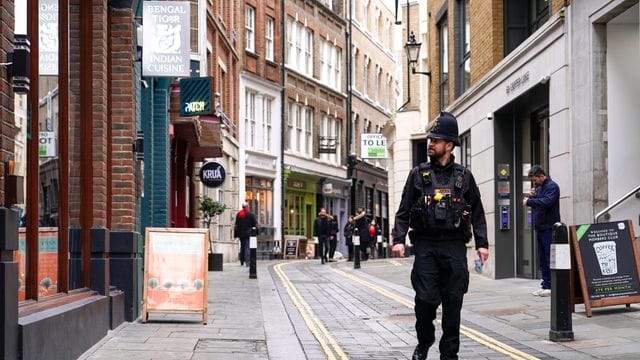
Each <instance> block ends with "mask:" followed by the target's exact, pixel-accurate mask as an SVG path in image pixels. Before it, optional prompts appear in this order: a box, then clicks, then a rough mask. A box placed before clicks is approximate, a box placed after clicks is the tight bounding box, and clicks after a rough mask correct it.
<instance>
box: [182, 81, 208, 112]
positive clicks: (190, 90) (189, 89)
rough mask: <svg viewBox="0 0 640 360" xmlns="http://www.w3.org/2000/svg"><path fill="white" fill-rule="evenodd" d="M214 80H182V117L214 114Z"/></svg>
mask: <svg viewBox="0 0 640 360" xmlns="http://www.w3.org/2000/svg"><path fill="white" fill-rule="evenodd" d="M212 93H213V78H212V77H199V78H185V79H180V116H196V115H212V114H213V97H212V96H211V94H212Z"/></svg>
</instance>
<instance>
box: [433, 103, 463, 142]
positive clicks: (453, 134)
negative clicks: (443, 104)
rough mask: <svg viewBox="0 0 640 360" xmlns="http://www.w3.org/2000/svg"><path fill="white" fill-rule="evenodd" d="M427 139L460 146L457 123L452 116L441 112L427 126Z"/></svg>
mask: <svg viewBox="0 0 640 360" xmlns="http://www.w3.org/2000/svg"><path fill="white" fill-rule="evenodd" d="M427 132H428V133H427V139H442V140H445V141H451V142H453V143H454V144H456V145H457V146H460V139H459V138H458V121H457V120H456V117H455V116H453V114H451V113H448V112H446V111H441V112H440V116H438V118H437V119H436V120H435V121H434V122H432V123H431V124H429V125H427Z"/></svg>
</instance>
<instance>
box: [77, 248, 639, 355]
mask: <svg viewBox="0 0 640 360" xmlns="http://www.w3.org/2000/svg"><path fill="white" fill-rule="evenodd" d="M412 262H413V259H412V258H406V259H381V260H373V261H367V262H363V263H362V268H361V269H359V270H354V269H353V263H350V262H345V261H340V262H337V263H329V264H326V265H321V264H320V262H319V261H315V260H305V261H296V262H259V263H258V279H257V280H251V279H249V278H248V270H247V268H246V267H240V266H239V265H238V264H225V268H224V271H223V272H210V273H209V277H210V280H209V281H210V287H209V322H208V325H202V324H200V323H198V320H197V318H193V317H189V316H186V315H167V316H162V317H155V318H151V321H150V322H149V323H147V324H141V323H139V322H134V323H125V324H123V325H122V326H120V327H119V328H117V329H116V330H114V331H112V332H110V333H109V334H108V335H107V337H106V338H105V339H103V341H102V342H101V343H99V344H97V345H96V346H94V347H93V348H92V349H90V350H89V351H87V352H86V353H85V354H84V355H83V356H82V357H81V359H132V358H135V359H287V360H292V359H409V358H410V356H411V353H412V352H413V348H414V346H415V344H416V339H415V331H414V321H415V317H414V314H413V309H412V307H413V290H412V289H411V286H410V283H409V273H410V269H411V264H412ZM537 285H538V280H526V279H506V280H491V279H486V278H484V277H482V276H478V275H475V274H471V284H470V289H469V293H468V294H467V296H466V297H465V305H464V307H463V311H462V329H461V333H462V336H461V348H460V353H459V356H460V359H634V358H637V354H638V353H640V345H638V344H639V343H640V329H638V327H637V324H638V320H640V307H639V306H638V305H632V306H631V307H630V308H629V309H625V307H624V306H613V307H607V308H603V309H598V310H597V311H595V312H594V316H593V317H591V318H587V317H586V316H585V314H584V308H583V307H582V306H578V307H577V308H576V310H577V312H576V313H574V315H573V323H574V332H575V341H573V342H566V343H554V342H551V341H549V340H548V332H549V312H550V311H549V301H550V298H542V297H535V296H531V294H530V292H531V290H533V289H535V288H536V286H537ZM436 328H437V334H436V339H437V340H438V339H439V338H440V329H439V325H437V326H436ZM437 340H436V341H437ZM428 358H429V359H438V358H439V353H438V349H437V342H436V345H435V346H434V347H432V348H431V350H430V352H429V357H428Z"/></svg>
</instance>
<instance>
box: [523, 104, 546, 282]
mask: <svg viewBox="0 0 640 360" xmlns="http://www.w3.org/2000/svg"><path fill="white" fill-rule="evenodd" d="M517 125H518V127H519V131H518V132H517V133H519V136H520V141H517V142H516V144H519V147H520V149H518V151H517V152H518V153H519V154H520V155H519V158H518V159H517V161H518V164H519V165H520V166H517V167H516V171H517V172H519V174H517V179H519V180H520V181H517V182H516V184H515V185H516V188H517V190H516V193H517V194H520V197H519V199H516V203H519V201H521V199H522V198H523V197H525V196H529V192H530V190H531V185H532V184H531V181H530V180H529V176H528V173H529V169H530V168H531V166H532V165H540V166H542V167H543V168H544V169H545V170H546V169H548V168H549V167H548V164H549V108H548V106H543V107H541V108H539V109H536V110H534V111H533V112H531V113H529V115H528V116H525V117H524V118H523V119H522V121H521V122H519V123H518V124H517ZM547 171H548V170H547ZM516 216H517V221H516V277H522V278H527V279H535V278H538V277H539V274H538V272H539V269H538V268H539V261H538V254H537V249H538V247H537V243H536V240H535V234H534V230H533V218H532V214H531V208H530V207H524V206H517V207H516Z"/></svg>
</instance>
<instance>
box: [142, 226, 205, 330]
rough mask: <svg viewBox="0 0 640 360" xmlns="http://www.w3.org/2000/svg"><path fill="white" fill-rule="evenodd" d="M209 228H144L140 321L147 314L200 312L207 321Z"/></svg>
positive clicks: (203, 320)
mask: <svg viewBox="0 0 640 360" xmlns="http://www.w3.org/2000/svg"><path fill="white" fill-rule="evenodd" d="M208 239H209V229H195V228H146V230H145V239H144V243H145V247H144V286H143V289H144V291H143V303H142V322H147V320H148V319H149V313H165V314H166V313H177V314H202V322H203V323H204V324H206V323H207V303H208V302H207V282H208V281H207V274H208V272H207V245H208V241H207V240H208Z"/></svg>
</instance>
